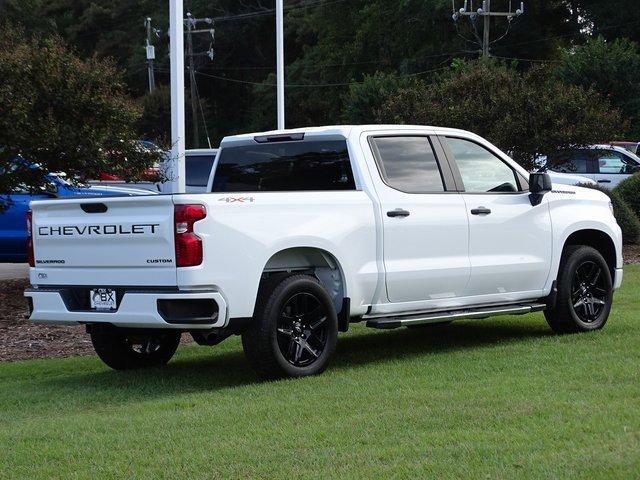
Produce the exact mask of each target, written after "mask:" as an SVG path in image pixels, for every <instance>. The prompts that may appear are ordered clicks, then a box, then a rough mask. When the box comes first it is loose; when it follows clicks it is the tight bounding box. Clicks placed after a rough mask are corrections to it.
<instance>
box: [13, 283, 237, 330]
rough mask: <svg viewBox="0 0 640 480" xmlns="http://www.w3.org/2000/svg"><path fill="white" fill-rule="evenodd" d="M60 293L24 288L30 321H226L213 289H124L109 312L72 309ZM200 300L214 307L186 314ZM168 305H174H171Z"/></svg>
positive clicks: (169, 325)
mask: <svg viewBox="0 0 640 480" xmlns="http://www.w3.org/2000/svg"><path fill="white" fill-rule="evenodd" d="M64 294H65V289H62V288H60V289H55V288H42V289H41V288H32V289H27V290H26V291H25V292H24V296H25V297H27V298H28V299H30V300H29V303H30V309H31V315H30V316H29V320H30V321H32V322H34V323H46V324H55V325H76V324H111V325H114V326H116V327H125V328H127V327H128V328H165V329H179V330H207V329H211V328H223V327H225V326H226V325H227V323H228V313H227V312H228V309H227V302H226V300H225V299H224V297H223V296H222V294H221V293H220V292H216V291H198V292H179V291H176V292H152V291H150V292H140V291H136V292H126V291H125V292H124V294H123V295H122V298H121V300H120V302H119V305H118V309H117V310H114V311H109V312H100V311H96V310H75V309H73V308H70V307H69V306H68V303H67V302H65V299H64ZM197 301H200V302H197ZM202 301H209V302H211V301H212V302H214V303H215V306H216V307H217V308H213V309H212V310H211V312H210V313H208V314H206V315H203V309H202V308H199V309H196V310H194V313H193V314H190V309H189V305H196V304H198V305H202V304H203V302H202ZM205 304H206V302H205ZM212 305H213V304H212ZM167 306H169V307H170V308H167ZM172 306H173V307H174V308H171V307H172ZM175 306H177V308H175ZM185 306H186V307H187V308H185Z"/></svg>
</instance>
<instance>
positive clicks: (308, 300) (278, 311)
mask: <svg viewBox="0 0 640 480" xmlns="http://www.w3.org/2000/svg"><path fill="white" fill-rule="evenodd" d="M337 336H338V318H337V315H336V311H335V308H334V306H333V302H332V301H331V297H330V296H329V294H328V293H327V291H326V290H325V289H324V287H323V286H322V285H321V284H320V282H318V280H317V279H315V278H314V277H311V276H309V275H293V276H290V277H286V278H285V279H284V280H282V281H279V282H274V283H270V282H267V284H266V285H265V286H263V289H262V291H261V293H260V296H259V298H258V304H257V307H256V314H255V316H254V319H253V323H252V325H251V326H250V327H249V328H248V329H247V330H246V331H245V332H244V333H243V335H242V347H243V349H244V352H245V354H246V356H247V358H248V359H249V361H250V363H251V364H252V366H253V368H254V369H255V370H256V371H257V372H258V374H259V375H260V376H262V377H263V378H267V379H271V378H283V377H304V376H308V375H315V374H318V373H321V372H322V371H323V370H324V369H325V368H326V367H327V365H328V363H329V359H330V358H331V356H332V355H333V352H334V351H335V348H336V342H337Z"/></svg>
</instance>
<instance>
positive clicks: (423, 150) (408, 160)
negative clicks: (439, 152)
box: [373, 137, 444, 193]
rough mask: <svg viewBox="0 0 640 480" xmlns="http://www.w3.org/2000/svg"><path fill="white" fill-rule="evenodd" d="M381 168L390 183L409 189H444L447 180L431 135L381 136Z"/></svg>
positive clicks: (412, 191)
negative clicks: (443, 175) (444, 178)
mask: <svg viewBox="0 0 640 480" xmlns="http://www.w3.org/2000/svg"><path fill="white" fill-rule="evenodd" d="M373 143H374V144H375V147H376V149H377V150H378V155H377V156H378V168H379V169H380V174H381V175H382V178H383V179H384V181H385V182H386V183H387V185H389V186H390V187H393V188H395V189H397V190H401V191H403V192H408V193H427V192H443V191H444V183H443V181H442V175H441V174H440V169H439V168H438V162H437V161H436V156H435V154H434V153H433V148H432V147H431V142H430V141H429V139H428V138H427V137H378V138H375V139H374V140H373Z"/></svg>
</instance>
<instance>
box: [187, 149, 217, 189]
mask: <svg viewBox="0 0 640 480" xmlns="http://www.w3.org/2000/svg"><path fill="white" fill-rule="evenodd" d="M214 160H215V157H214V156H213V155H188V156H187V158H186V163H185V169H186V180H185V183H186V184H187V185H189V186H190V187H206V186H207V184H208V183H209V174H210V173H211V167H213V161H214Z"/></svg>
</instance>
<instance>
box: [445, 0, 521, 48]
mask: <svg viewBox="0 0 640 480" xmlns="http://www.w3.org/2000/svg"><path fill="white" fill-rule="evenodd" d="M451 5H452V7H453V21H454V22H457V21H458V20H459V19H460V18H462V17H468V18H469V20H470V21H471V25H472V26H473V29H474V32H475V31H476V25H475V22H476V20H477V19H478V17H482V20H483V22H482V23H483V26H482V28H483V30H482V39H480V38H479V36H478V35H477V34H476V38H477V39H478V43H479V44H481V46H482V58H488V57H489V55H490V49H491V36H490V29H491V17H504V18H506V19H507V22H508V26H511V22H512V20H513V19H514V17H519V16H520V15H522V14H524V2H520V8H518V9H517V10H515V11H513V10H512V9H511V1H509V11H508V12H494V11H492V10H491V0H483V1H482V7H481V8H478V9H477V10H474V9H473V0H464V6H463V7H462V8H461V9H460V10H456V0H451ZM507 32H508V29H507ZM505 35H506V33H505ZM501 38H502V37H501Z"/></svg>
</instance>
